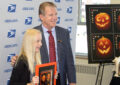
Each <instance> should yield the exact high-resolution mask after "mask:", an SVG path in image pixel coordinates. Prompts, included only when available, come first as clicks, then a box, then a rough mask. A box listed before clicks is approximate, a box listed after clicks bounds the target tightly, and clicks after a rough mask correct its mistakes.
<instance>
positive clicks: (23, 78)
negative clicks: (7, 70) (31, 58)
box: [9, 57, 30, 85]
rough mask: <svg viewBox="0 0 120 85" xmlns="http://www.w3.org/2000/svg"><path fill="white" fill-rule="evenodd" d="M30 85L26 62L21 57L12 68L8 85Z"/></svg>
mask: <svg viewBox="0 0 120 85" xmlns="http://www.w3.org/2000/svg"><path fill="white" fill-rule="evenodd" d="M27 83H30V70H29V68H28V64H27V61H26V60H24V59H23V58H22V57H21V58H20V59H19V61H18V63H17V65H16V66H15V67H14V68H13V71H12V74H11V77H10V83H9V85H26V84H27Z"/></svg>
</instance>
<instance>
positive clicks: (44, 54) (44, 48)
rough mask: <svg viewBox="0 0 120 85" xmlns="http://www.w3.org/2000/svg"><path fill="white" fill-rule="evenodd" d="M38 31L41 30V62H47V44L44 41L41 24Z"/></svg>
mask: <svg viewBox="0 0 120 85" xmlns="http://www.w3.org/2000/svg"><path fill="white" fill-rule="evenodd" d="M40 31H41V32H42V43H43V44H42V47H41V48H40V52H41V59H42V63H48V62H49V56H48V50H47V45H46V42H45V36H44V33H43V29H42V25H40Z"/></svg>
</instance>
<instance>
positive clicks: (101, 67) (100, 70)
mask: <svg viewBox="0 0 120 85" xmlns="http://www.w3.org/2000/svg"><path fill="white" fill-rule="evenodd" d="M103 72H104V63H100V64H99V67H98V73H97V78H96V82H95V85H102V77H103Z"/></svg>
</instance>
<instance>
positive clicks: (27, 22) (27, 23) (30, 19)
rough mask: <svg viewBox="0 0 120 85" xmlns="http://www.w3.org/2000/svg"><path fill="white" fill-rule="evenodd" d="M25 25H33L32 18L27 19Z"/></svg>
mask: <svg viewBox="0 0 120 85" xmlns="http://www.w3.org/2000/svg"><path fill="white" fill-rule="evenodd" d="M25 24H26V25H31V24H32V17H27V18H26V19H25Z"/></svg>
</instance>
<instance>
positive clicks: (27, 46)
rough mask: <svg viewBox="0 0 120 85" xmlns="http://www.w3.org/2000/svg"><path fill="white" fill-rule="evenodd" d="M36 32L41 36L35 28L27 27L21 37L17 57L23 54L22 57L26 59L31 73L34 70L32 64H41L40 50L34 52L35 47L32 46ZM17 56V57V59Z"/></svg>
mask: <svg viewBox="0 0 120 85" xmlns="http://www.w3.org/2000/svg"><path fill="white" fill-rule="evenodd" d="M38 33H39V34H40V36H41V32H40V31H39V30H36V29H28V30H27V31H26V32H25V34H24V37H23V42H22V47H21V51H20V54H19V58H20V57H21V56H23V57H24V58H23V59H25V60H27V63H28V66H29V70H30V72H31V73H33V72H34V69H35V67H34V64H35V63H36V64H41V57H40V51H39V52H37V53H35V47H34V46H33V44H34V42H35V37H36V35H37V34H38ZM41 38H42V37H41ZM19 58H18V60H19ZM18 60H17V61H18Z"/></svg>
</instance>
